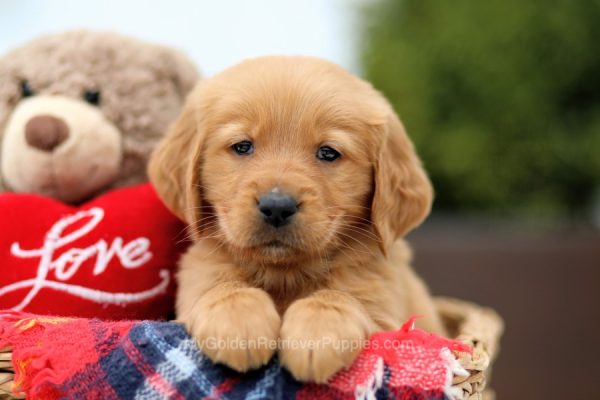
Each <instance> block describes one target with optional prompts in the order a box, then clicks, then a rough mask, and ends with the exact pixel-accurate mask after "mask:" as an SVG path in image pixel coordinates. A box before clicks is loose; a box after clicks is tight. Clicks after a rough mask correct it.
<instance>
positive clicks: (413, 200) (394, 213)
mask: <svg viewBox="0 0 600 400" xmlns="http://www.w3.org/2000/svg"><path fill="white" fill-rule="evenodd" d="M383 130H384V132H383V138H382V140H381V145H380V149H379V152H378V155H377V160H376V161H375V165H374V175H375V177H374V181H375V193H374V195H373V203H372V205H371V221H372V223H373V225H374V227H375V231H376V233H377V235H378V237H379V239H380V243H379V246H380V248H381V250H382V251H383V252H384V254H387V250H388V249H389V247H390V246H391V245H392V243H394V241H396V240H397V239H398V238H400V237H402V236H404V235H405V234H406V233H408V232H409V231H410V230H411V229H413V228H414V227H416V226H417V225H419V224H420V223H421V222H422V221H423V220H424V219H425V217H426V216H427V214H429V211H430V209H431V203H432V200H433V188H432V186H431V183H430V182H429V179H428V178H427V174H426V173H425V171H424V170H423V167H422V166H421V161H420V160H419V158H418V156H417V154H416V152H415V149H414V146H413V144H412V142H411V141H410V139H409V138H408V136H407V135H406V132H405V130H404V127H403V126H402V123H401V122H400V119H399V118H398V116H397V115H396V114H395V113H394V112H393V111H391V112H390V115H389V117H388V119H387V123H386V124H385V125H384V126H383Z"/></svg>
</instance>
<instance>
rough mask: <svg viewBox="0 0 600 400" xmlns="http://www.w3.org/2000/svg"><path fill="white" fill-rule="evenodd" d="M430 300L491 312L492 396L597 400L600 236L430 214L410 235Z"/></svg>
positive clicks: (508, 399)
mask: <svg viewBox="0 0 600 400" xmlns="http://www.w3.org/2000/svg"><path fill="white" fill-rule="evenodd" d="M409 242H410V243H411V244H412V246H413V249H414V250H415V268H416V269H417V271H418V273H420V274H421V276H423V277H424V279H425V280H426V281H427V282H428V284H429V286H430V287H431V290H432V292H433V293H434V294H438V295H448V296H454V297H460V298H463V299H467V300H472V301H475V302H477V303H480V304H483V305H488V306H491V307H493V308H494V309H496V310H497V311H498V312H499V313H500V314H501V315H502V317H503V318H504V320H505V324H506V331H505V334H504V337H503V340H502V343H501V353H500V357H499V359H498V360H497V362H496V364H495V366H494V371H493V377H492V382H491V386H492V387H493V388H494V389H495V390H496V393H497V398H498V399H500V400H513V399H514V400H518V399H528V400H534V399H545V400H548V399H600V344H599V341H600V337H599V336H600V335H599V332H600V310H599V308H600V233H599V232H598V231H594V230H593V229H591V228H563V229H555V230H552V231H545V232H536V231H527V230H524V229H519V228H518V227H516V226H514V225H513V226H510V227H506V226H503V227H498V226H497V225H496V224H494V223H493V222H486V221H478V222H476V223H473V222H471V221H465V220H460V219H440V218H437V219H436V218H432V219H430V221H428V222H427V223H425V224H424V225H423V226H422V227H421V228H419V229H418V230H417V231H415V232H413V233H412V234H411V235H410V236H409Z"/></svg>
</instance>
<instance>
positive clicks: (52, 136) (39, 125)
mask: <svg viewBox="0 0 600 400" xmlns="http://www.w3.org/2000/svg"><path fill="white" fill-rule="evenodd" d="M68 137H69V127H68V126H67V124H66V123H65V121H63V120H62V119H60V118H57V117H54V116H52V115H38V116H36V117H33V118H31V119H30V120H29V121H28V122H27V124H26V125H25V140H26V141H27V144H29V145H30V146H31V147H34V148H36V149H38V150H42V151H48V152H50V151H53V150H54V149H55V148H56V147H58V146H59V145H60V144H61V143H63V142H64V141H65V140H67V138H68Z"/></svg>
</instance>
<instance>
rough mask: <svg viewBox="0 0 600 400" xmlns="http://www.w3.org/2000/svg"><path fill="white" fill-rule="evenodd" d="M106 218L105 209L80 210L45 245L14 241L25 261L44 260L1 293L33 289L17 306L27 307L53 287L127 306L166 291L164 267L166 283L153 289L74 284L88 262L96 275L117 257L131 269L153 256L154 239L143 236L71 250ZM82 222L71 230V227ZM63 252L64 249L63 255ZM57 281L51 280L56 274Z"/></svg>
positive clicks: (59, 223)
mask: <svg viewBox="0 0 600 400" xmlns="http://www.w3.org/2000/svg"><path fill="white" fill-rule="evenodd" d="M103 218H104V210H103V209H102V208H99V207H94V208H90V209H89V210H83V211H79V212H77V213H74V214H71V215H68V216H66V217H64V218H62V219H60V220H58V221H57V222H56V223H55V224H54V225H53V226H52V227H51V228H50V230H49V231H48V232H47V233H46V235H45V236H44V241H43V245H42V247H40V248H38V249H29V250H25V249H23V248H22V247H21V245H20V244H19V243H18V242H14V243H12V245H11V248H10V251H11V254H12V255H13V256H15V257H18V258H22V259H30V258H34V259H38V264H37V271H36V275H35V277H34V278H32V279H26V280H23V281H18V282H15V283H12V284H10V285H7V286H4V287H2V288H0V297H2V296H4V295H6V294H7V293H11V292H14V291H15V290H19V289H27V288H28V289H29V291H28V292H27V293H26V294H25V296H24V297H23V299H22V300H21V302H20V303H19V304H17V305H16V306H14V307H12V309H13V310H17V311H21V310H23V309H25V307H27V305H28V304H29V303H31V301H32V300H33V299H34V298H35V297H36V295H37V294H38V293H39V292H40V290H42V289H44V288H50V289H53V290H58V291H61V292H65V293H68V294H70V295H73V296H76V297H79V298H82V299H86V300H90V301H93V302H96V303H103V304H119V305H126V304H129V303H135V302H140V301H143V300H146V299H149V298H152V297H155V296H158V295H159V294H161V293H162V292H164V291H165V290H166V289H167V287H168V285H169V281H170V274H169V271H168V270H166V269H162V270H160V271H159V274H158V275H159V279H160V282H159V283H158V284H157V285H156V286H154V287H151V288H148V289H147V290H143V291H140V292H132V293H116V292H106V291H101V290H97V289H92V288H89V287H85V286H80V285H74V284H71V283H68V282H69V281H70V280H71V279H72V278H73V277H74V276H75V275H76V274H77V272H78V271H79V270H80V268H81V267H82V265H83V264H84V263H85V262H86V261H88V260H94V257H95V263H94V264H93V265H94V267H93V275H94V276H98V275H101V274H103V273H104V272H105V271H106V269H107V267H108V265H109V264H110V262H111V260H113V259H115V258H116V259H118V261H119V262H120V264H121V266H122V267H123V268H125V269H136V268H140V267H142V266H143V265H145V264H147V263H148V262H149V261H150V260H151V259H152V252H151V251H150V245H151V243H150V240H149V239H148V238H145V237H139V238H137V239H134V240H132V241H129V242H127V243H125V241H124V240H123V238H122V237H115V238H114V239H113V241H112V243H108V242H107V241H106V240H104V239H100V240H98V241H97V242H96V243H92V244H90V245H89V246H87V247H84V248H76V247H72V248H68V246H69V244H71V243H73V242H74V241H76V240H78V239H80V238H83V237H85V236H86V235H88V234H89V233H90V232H92V231H93V230H94V229H95V228H96V227H97V226H98V224H100V222H101V221H102V219H103ZM76 225H79V227H78V228H76V229H72V230H71V231H69V228H72V227H73V226H76ZM58 250H64V251H63V252H62V253H61V254H60V255H57V251H58ZM51 274H52V275H53V277H54V280H51V279H50V278H51V277H52V275H51Z"/></svg>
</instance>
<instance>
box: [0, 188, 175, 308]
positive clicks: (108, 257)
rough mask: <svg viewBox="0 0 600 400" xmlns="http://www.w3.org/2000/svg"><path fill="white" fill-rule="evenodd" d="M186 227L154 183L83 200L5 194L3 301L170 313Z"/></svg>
mask: <svg viewBox="0 0 600 400" xmlns="http://www.w3.org/2000/svg"><path fill="white" fill-rule="evenodd" d="M185 237H186V235H185V227H184V225H183V223H182V222H181V221H179V220H178V219H177V218H176V217H175V216H173V214H171V213H170V212H169V211H168V210H167V209H166V208H165V206H164V205H163V204H162V203H161V201H160V200H159V198H158V197H157V195H156V192H155V191H154V189H153V188H152V186H150V185H149V184H145V185H139V186H134V187H130V188H126V189H121V190H115V191H113V192H109V193H106V194H104V195H102V196H100V197H98V198H96V199H94V200H92V201H90V202H88V203H86V204H84V205H82V206H80V207H72V206H69V205H65V204H63V203H60V202H58V201H57V200H54V199H50V198H46V197H42V196H38V195H32V194H15V193H4V194H2V195H0V271H1V272H0V308H3V309H10V308H11V309H15V310H24V311H28V312H32V313H40V314H52V315H63V316H77V317H97V318H105V319H164V318H168V317H170V315H171V313H172V311H173V300H174V293H175V282H174V271H175V268H176V265H177V261H178V259H179V256H180V254H181V252H182V251H183V250H184V248H185V245H186V243H185Z"/></svg>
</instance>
